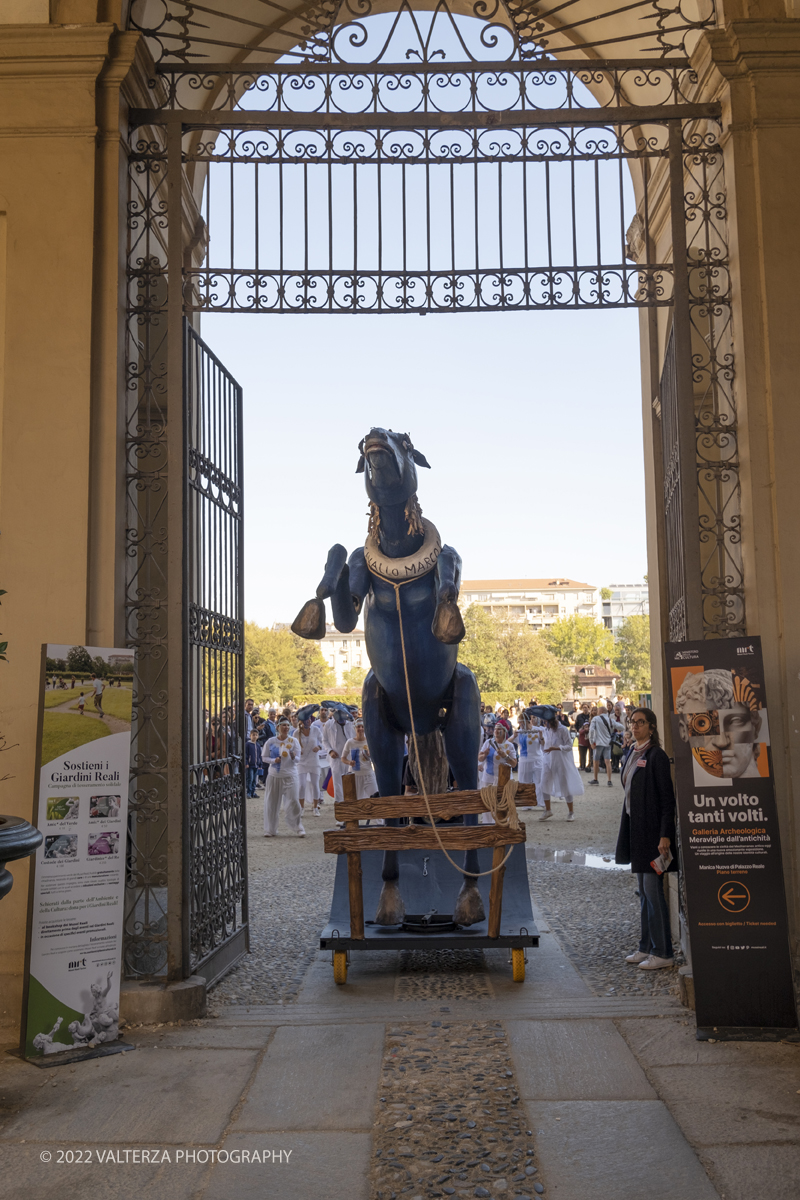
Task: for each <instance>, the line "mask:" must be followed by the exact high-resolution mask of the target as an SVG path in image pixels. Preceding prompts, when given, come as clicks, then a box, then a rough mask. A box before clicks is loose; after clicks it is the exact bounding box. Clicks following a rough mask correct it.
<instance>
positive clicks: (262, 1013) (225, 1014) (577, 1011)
mask: <svg viewBox="0 0 800 1200" xmlns="http://www.w3.org/2000/svg"><path fill="white" fill-rule="evenodd" d="M519 986H520V985H519V984H517V987H519ZM521 986H522V987H525V984H522V985H521ZM350 999H351V1003H350V1004H349V1005H346V1006H344V1007H343V1008H337V1009H336V1010H335V1011H331V1010H330V1009H328V1008H318V1007H317V1006H316V1005H315V1006H313V1007H312V1006H311V1005H309V1006H303V1007H302V1008H301V1007H300V1006H299V1005H297V1004H292V1005H287V1006H286V1007H280V1006H274V1005H265V1006H264V1007H259V1006H257V1005H253V1006H252V1007H247V1008H239V1007H238V1006H234V1005H231V1006H229V1007H223V1008H220V1010H219V1024H220V1026H223V1027H229V1026H232V1025H238V1026H244V1025H249V1024H251V1023H252V1024H256V1025H258V1024H263V1025H269V1026H282V1025H309V1024H310V1025H316V1024H329V1025H339V1024H349V1023H357V1024H361V1023H363V1022H365V1021H366V1022H370V1021H373V1020H374V1019H375V1016H376V1014H378V1015H379V1016H380V1018H381V1020H386V1021H412V1022H413V1021H426V1020H428V1019H429V1018H430V1017H431V1016H437V1015H438V1014H439V1013H442V1012H443V1013H446V1014H447V1015H448V1016H450V1017H452V1018H453V1019H456V1018H458V1019H464V1020H473V1019H480V1018H481V1017H482V1016H484V1015H485V1014H486V1008H487V1001H486V1000H481V999H479V1000H448V1001H440V1000H438V999H437V1000H431V1001H429V1002H427V1003H419V1004H406V1003H396V1002H395V1001H394V1000H392V1001H391V1002H387V1003H386V1004H381V1005H378V1006H376V1005H374V1004H364V1003H362V1002H361V1001H360V1000H359V999H358V998H356V997H355V996H351V998H350ZM488 1003H489V1007H490V1008H491V1013H492V1016H496V1017H498V1018H500V1019H503V1020H517V1019H519V1020H540V1021H571V1020H585V1019H587V1018H593V1017H594V1018H599V1019H601V1020H606V1019H612V1020H621V1019H624V1018H626V1017H628V1018H633V1017H636V1018H642V1017H645V1018H652V1017H672V1016H673V1015H675V1014H676V1013H677V1014H682V1013H683V1012H685V1009H683V1008H681V1007H680V1006H679V1005H676V1004H675V1002H674V1001H672V1000H669V999H667V1000H658V999H655V1000H650V999H645V998H642V999H641V1000H632V999H613V998H611V997H595V996H587V997H583V998H577V999H570V1001H569V1003H568V1004H563V1003H561V1001H559V1000H556V999H548V1000H539V1001H536V1000H533V999H531V1000H530V1002H529V1003H527V1004H526V1005H525V1006H524V1007H523V1006H520V1007H517V1006H514V1007H512V1006H510V1005H507V1004H505V1002H504V1000H503V999H498V998H497V997H495V998H494V999H493V1000H492V1001H491V1002H488Z"/></svg>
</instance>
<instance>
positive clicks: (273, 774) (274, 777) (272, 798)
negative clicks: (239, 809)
mask: <svg viewBox="0 0 800 1200" xmlns="http://www.w3.org/2000/svg"><path fill="white" fill-rule="evenodd" d="M290 728H291V722H290V721H289V718H288V717H281V718H280V720H279V721H278V734H277V737H274V738H268V739H267V741H266V742H265V743H264V749H263V750H262V751H261V758H262V760H263V761H264V762H265V763H269V771H268V772H267V786H266V788H265V791H264V837H275V836H276V834H277V832H278V814H279V812H280V809H281V805H283V812H284V816H285V817H286V824H287V825H288V826H289V829H290V830H291V831H292V833H294V834H296V835H297V837H305V836H306V831H305V829H304V828H303V822H302V821H301V819H300V818H301V815H302V809H301V807H300V799H299V791H300V782H299V777H298V773H297V765H298V762H299V760H300V747H299V745H298V744H297V739H296V738H293V737H292V736H291V734H290V733H289V730H290Z"/></svg>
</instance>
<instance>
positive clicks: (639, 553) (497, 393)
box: [201, 310, 647, 625]
mask: <svg viewBox="0 0 800 1200" xmlns="http://www.w3.org/2000/svg"><path fill="white" fill-rule="evenodd" d="M201 333H202V336H203V338H204V339H205V340H206V341H207V343H208V344H209V346H210V347H211V349H212V350H213V351H214V353H215V354H216V355H217V356H218V357H219V358H220V359H221V360H222V362H223V363H224V364H225V365H226V366H227V368H228V370H229V371H231V373H232V374H233V375H234V376H235V378H236V379H237V380H238V381H239V383H240V384H241V385H242V387H243V389H244V426H245V465H244V470H245V616H246V618H247V620H250V621H255V622H257V623H258V624H260V625H272V624H274V623H275V622H291V621H292V620H293V619H294V617H295V616H296V615H297V612H298V611H299V609H300V608H301V606H302V605H303V604H304V603H305V601H306V600H308V599H310V598H311V597H312V596H313V595H314V592H315V590H316V587H317V584H318V583H319V580H320V578H321V575H322V572H323V568H324V565H325V559H326V557H327V553H328V550H329V549H330V547H331V546H332V545H334V544H335V543H336V542H340V543H342V544H343V545H344V546H346V548H347V550H348V553H349V552H351V551H352V550H354V549H355V548H356V547H357V546H358V545H360V544H363V541H364V537H365V535H366V527H367V518H366V512H367V497H366V493H365V491H364V478H363V476H361V475H356V474H355V469H356V464H357V461H358V443H359V441H360V440H361V438H362V437H363V436H364V435H365V434H366V433H367V432H368V431H369V429H370V428H371V427H372V426H373V425H377V426H383V427H385V428H392V429H395V430H398V431H402V432H407V433H410V435H411V437H412V440H413V442H414V445H415V446H416V447H417V448H418V449H420V450H421V451H422V452H423V454H425V456H426V457H427V459H428V461H429V463H430V465H431V469H430V471H427V470H425V469H420V470H419V492H418V495H419V500H420V504H421V505H422V510H423V513H424V514H425V516H426V517H427V518H428V519H429V520H431V521H433V523H434V525H436V527H437V529H438V530H439V533H440V535H441V538H442V541H443V542H447V543H449V544H450V545H452V546H454V547H455V549H456V550H457V551H458V553H459V554H460V555H461V558H462V560H463V578H465V579H493V578H495V579H509V578H518V579H522V578H541V577H544V576H550V575H552V576H553V577H554V578H555V577H556V576H562V577H568V578H572V579H576V580H579V581H581V582H588V583H592V584H595V585H597V586H600V587H602V586H605V585H607V584H609V583H612V582H613V583H638V582H640V581H641V580H642V578H643V575H644V573H645V571H646V570H647V566H646V545H645V518H644V468H643V449H642V416H641V413H642V401H641V383H640V378H641V377H640V373H639V340H638V316H637V313H636V312H635V311H633V310H631V311H625V310H608V311H605V312H602V311H595V312H587V311H583V312H581V311H577V312H576V311H572V312H549V311H537V312H527V313H525V312H497V313H492V312H474V313H432V314H429V315H427V316H425V317H421V316H419V315H415V314H386V315H371V314H359V315H350V314H341V315H340V314H335V315H326V314H297V315H288V314H287V315H269V314H244V313H235V314H226V313H213V314H206V315H204V316H203V318H202V324H201Z"/></svg>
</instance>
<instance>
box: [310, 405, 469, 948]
mask: <svg viewBox="0 0 800 1200" xmlns="http://www.w3.org/2000/svg"><path fill="white" fill-rule="evenodd" d="M359 451H360V454H361V457H360V458H359V460H358V466H357V467H356V471H357V472H358V473H359V474H360V473H361V472H364V473H365V484H366V488H367V495H368V496H369V499H370V522H369V530H368V533H367V539H366V542H365V545H364V546H363V547H361V548H359V549H358V550H355V551H354V552H353V553H352V554H351V555H350V557H349V559H348V557H347V551H346V550H345V548H344V546H340V545H336V546H333V547H332V549H331V551H330V553H329V554H328V561H327V563H326V565H325V573H324V575H323V577H322V580H321V582H320V585H319V587H318V588H317V594H316V597H315V598H314V599H313V600H309V601H308V603H307V604H305V605H304V606H303V608H302V609H301V611H300V613H299V615H298V617H297V618H296V620H295V622H294V624H293V625H292V630H293V631H294V633H297V634H299V635H300V637H305V638H317V639H318V638H321V637H323V636H324V634H325V613H324V605H323V601H324V600H327V599H328V598H330V601H331V609H332V612H333V622H334V625H335V626H336V628H337V629H338V630H339V631H340V632H341V633H351V632H352V631H353V630H354V629H355V627H356V623H357V621H358V615H359V612H360V611H361V607H362V604H363V609H364V636H365V640H366V644H367V653H368V655H369V659H370V662H371V664H372V670H371V671H370V672H369V673H368V675H367V677H366V679H365V680H364V687H363V692H362V701H361V703H362V708H363V711H364V725H365V731H366V735H367V741H368V743H369V748H370V754H371V756H372V761H373V764H374V767H375V775H376V777H377V781H378V790H379V793H380V795H381V796H399V795H401V794H402V790H403V758H404V755H405V736H406V735H412V734H413V733H416V737H417V740H418V741H421V739H422V738H424V737H426V735H429V734H433V733H435V732H436V731H441V734H442V736H443V740H444V751H445V755H446V757H447V762H448V764H449V767H450V770H451V771H452V772H453V776H454V778H455V779H456V780H458V787H459V788H462V789H464V790H465V791H469V790H472V789H475V788H477V786H478V751H479V750H480V739H481V725H480V699H481V698H480V693H479V691H478V685H477V683H476V682H475V676H474V675H473V674H472V672H471V671H470V670H468V669H467V667H465V666H464V665H463V664H462V663H459V662H458V650H457V648H456V647H457V643H458V642H460V641H461V639H462V638H463V637H464V632H465V630H464V622H463V620H462V618H461V613H460V612H459V610H458V587H459V583H460V579H461V559H460V558H459V556H458V554H456V552H455V550H454V549H453V548H452V546H443V545H442V543H441V541H440V538H439V534H438V532H437V530H436V528H435V526H434V525H432V524H431V522H430V521H428V520H426V519H425V518H424V517H423V516H422V509H421V508H420V506H419V502H418V500H417V467H427V466H428V465H429V464H428V461H427V459H426V458H425V456H424V455H423V454H421V453H420V452H419V450H417V449H416V448H415V447H414V445H413V444H412V442H411V438H410V437H409V436H408V434H407V433H394V432H393V431H392V430H391V429H377V428H374V429H371V430H370V432H369V433H368V434H367V436H366V437H365V438H364V439H363V440H362V442H361V444H360V446H359ZM401 614H402V622H403V636H402V637H401V632H400V617H401ZM407 688H408V690H407ZM409 692H410V695H411V704H410V705H409ZM411 709H413V714H414V721H413V730H412V721H411ZM418 782H419V781H418ZM336 798H337V800H341V798H342V797H341V795H340V794H339V793H338V792H337V796H336ZM477 821H478V817H477V814H475V813H468V814H467V815H465V817H464V824H465V825H476V824H477ZM388 824H390V825H397V824H400V820H399V818H391V819H390V820H389V821H388ZM463 869H464V871H465V873H466V876H467V878H466V879H465V882H464V886H463V887H462V888H461V892H460V894H459V896H458V901H457V904H456V911H455V913H454V914H453V915H454V919H455V920H456V921H457V922H458V924H459V925H475V924H477V922H479V921H482V920H483V919H484V910H483V902H482V900H481V896H480V892H479V891H478V888H477V885H476V882H475V878H474V877H475V875H477V873H478V871H479V870H480V868H479V866H478V851H477V850H467V851H466V852H465V854H464V868H463ZM404 915H405V905H404V904H403V898H402V896H401V894H400V882H399V860H398V852H397V851H396V850H387V851H386V852H385V854H384V859H383V890H382V892H381V897H380V901H379V903H378V910H377V912H376V914H375V922H376V924H378V925H399V924H400V923H401V922H402V920H403V917H404Z"/></svg>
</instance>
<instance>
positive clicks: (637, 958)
mask: <svg viewBox="0 0 800 1200" xmlns="http://www.w3.org/2000/svg"><path fill="white" fill-rule="evenodd" d="M649 957H650V955H649V954H642V952H641V950H634V952H633V954H626V955H625V962H627V963H641V962H644V961H645V960H646V959H648V958H649Z"/></svg>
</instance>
